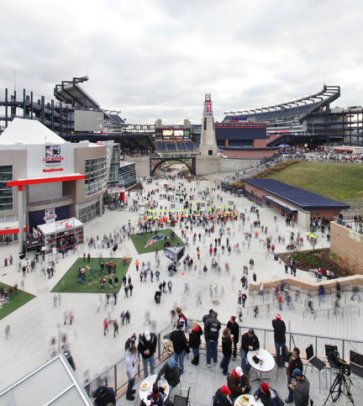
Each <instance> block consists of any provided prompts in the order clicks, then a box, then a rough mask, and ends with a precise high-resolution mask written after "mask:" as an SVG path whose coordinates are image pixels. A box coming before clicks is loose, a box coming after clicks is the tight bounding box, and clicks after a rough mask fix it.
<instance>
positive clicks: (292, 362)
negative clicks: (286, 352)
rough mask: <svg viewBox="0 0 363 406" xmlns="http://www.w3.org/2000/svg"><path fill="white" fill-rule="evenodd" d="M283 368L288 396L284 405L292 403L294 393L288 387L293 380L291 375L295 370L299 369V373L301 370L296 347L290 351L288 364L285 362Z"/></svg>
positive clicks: (301, 366)
mask: <svg viewBox="0 0 363 406" xmlns="http://www.w3.org/2000/svg"><path fill="white" fill-rule="evenodd" d="M285 367H286V375H287V388H288V390H289V395H288V397H287V399H285V403H292V402H293V401H294V391H293V390H292V389H291V388H290V386H289V385H290V384H291V381H292V378H293V376H292V373H293V372H294V370H295V369H299V370H300V371H302V370H303V363H302V361H301V358H300V350H299V349H298V348H297V347H295V348H294V349H293V350H292V354H291V357H290V359H289V362H285Z"/></svg>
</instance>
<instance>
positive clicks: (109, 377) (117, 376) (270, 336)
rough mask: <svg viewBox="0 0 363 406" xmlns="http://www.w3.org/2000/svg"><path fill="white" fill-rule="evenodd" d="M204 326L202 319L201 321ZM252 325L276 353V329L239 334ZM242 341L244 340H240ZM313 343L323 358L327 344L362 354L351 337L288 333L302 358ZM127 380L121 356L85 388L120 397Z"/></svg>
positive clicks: (345, 355)
mask: <svg viewBox="0 0 363 406" xmlns="http://www.w3.org/2000/svg"><path fill="white" fill-rule="evenodd" d="M198 322H199V323H200V324H201V325H202V322H201V321H198ZM225 327H226V325H225V324H222V328H221V331H223V329H224V328H225ZM249 328H253V329H254V330H255V334H256V335H257V337H258V338H259V342H260V347H261V348H265V349H267V350H268V351H269V352H271V353H272V354H275V344H274V331H273V329H272V328H271V329H267V328H261V327H252V326H243V328H240V337H241V335H242V334H244V333H245V332H247V331H248V329H249ZM171 330H172V326H171V325H170V326H168V327H166V328H164V329H163V330H162V331H161V332H159V333H158V334H157V338H158V343H157V349H156V353H155V366H156V367H157V366H158V365H159V364H160V363H161V362H162V361H163V360H164V359H165V358H166V357H167V356H168V355H167V353H166V352H165V350H164V348H163V338H164V336H165V335H166V334H168V333H169V332H171ZM240 342H241V339H240V341H239V343H240ZM310 344H313V346H314V352H315V354H316V355H317V356H318V357H319V358H322V359H326V356H325V345H326V344H329V345H336V346H337V347H338V351H339V353H340V356H341V358H342V359H345V360H349V356H350V350H353V351H355V352H359V353H363V341H359V340H352V339H350V338H340V337H328V336H317V335H314V334H302V333H295V332H293V331H287V332H286V345H287V346H288V348H289V349H292V348H293V347H295V346H296V347H298V348H300V350H301V357H302V359H303V360H304V355H305V349H306V348H307V347H308V346H309V345H310ZM201 348H202V349H204V348H205V345H204V344H202V346H201ZM218 351H221V342H220V343H219V348H218ZM305 361H306V360H305ZM141 366H142V363H139V366H138V372H137V375H136V380H139V379H141V378H142V377H143V369H142V367H141ZM127 383H128V378H127V375H126V367H125V359H124V358H121V359H120V360H119V361H117V362H116V363H115V364H114V365H112V366H110V367H109V368H107V369H106V370H105V371H103V372H102V373H100V374H99V375H97V376H96V377H95V378H94V379H93V380H90V381H88V382H84V385H85V389H86V391H87V393H88V394H92V392H93V391H94V390H95V389H97V387H98V386H100V385H102V384H106V385H109V386H112V387H113V388H114V389H115V391H116V393H117V397H120V396H122V395H123V394H124V392H125V390H126V387H127Z"/></svg>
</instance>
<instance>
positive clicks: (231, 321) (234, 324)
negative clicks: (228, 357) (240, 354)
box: [227, 316, 239, 360]
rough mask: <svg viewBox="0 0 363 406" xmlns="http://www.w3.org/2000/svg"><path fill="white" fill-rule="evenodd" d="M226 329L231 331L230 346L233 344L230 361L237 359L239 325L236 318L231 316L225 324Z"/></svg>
mask: <svg viewBox="0 0 363 406" xmlns="http://www.w3.org/2000/svg"><path fill="white" fill-rule="evenodd" d="M227 328H229V329H230V330H231V335H232V336H233V337H232V344H233V350H232V359H233V360H235V359H236V357H237V344H238V341H239V325H238V323H237V322H236V316H231V318H230V319H229V321H228V323H227Z"/></svg>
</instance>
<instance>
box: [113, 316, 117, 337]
mask: <svg viewBox="0 0 363 406" xmlns="http://www.w3.org/2000/svg"><path fill="white" fill-rule="evenodd" d="M112 324H113V338H116V336H117V334H118V323H117V320H114V321H113V323H112Z"/></svg>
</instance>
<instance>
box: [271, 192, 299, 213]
mask: <svg viewBox="0 0 363 406" xmlns="http://www.w3.org/2000/svg"><path fill="white" fill-rule="evenodd" d="M265 199H266V200H269V201H270V202H272V203H274V204H277V205H278V206H279V207H281V208H282V209H284V210H288V211H290V212H291V213H294V212H297V208H296V207H293V206H290V205H289V204H287V203H286V202H284V201H283V200H281V199H278V198H277V197H274V196H265Z"/></svg>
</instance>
